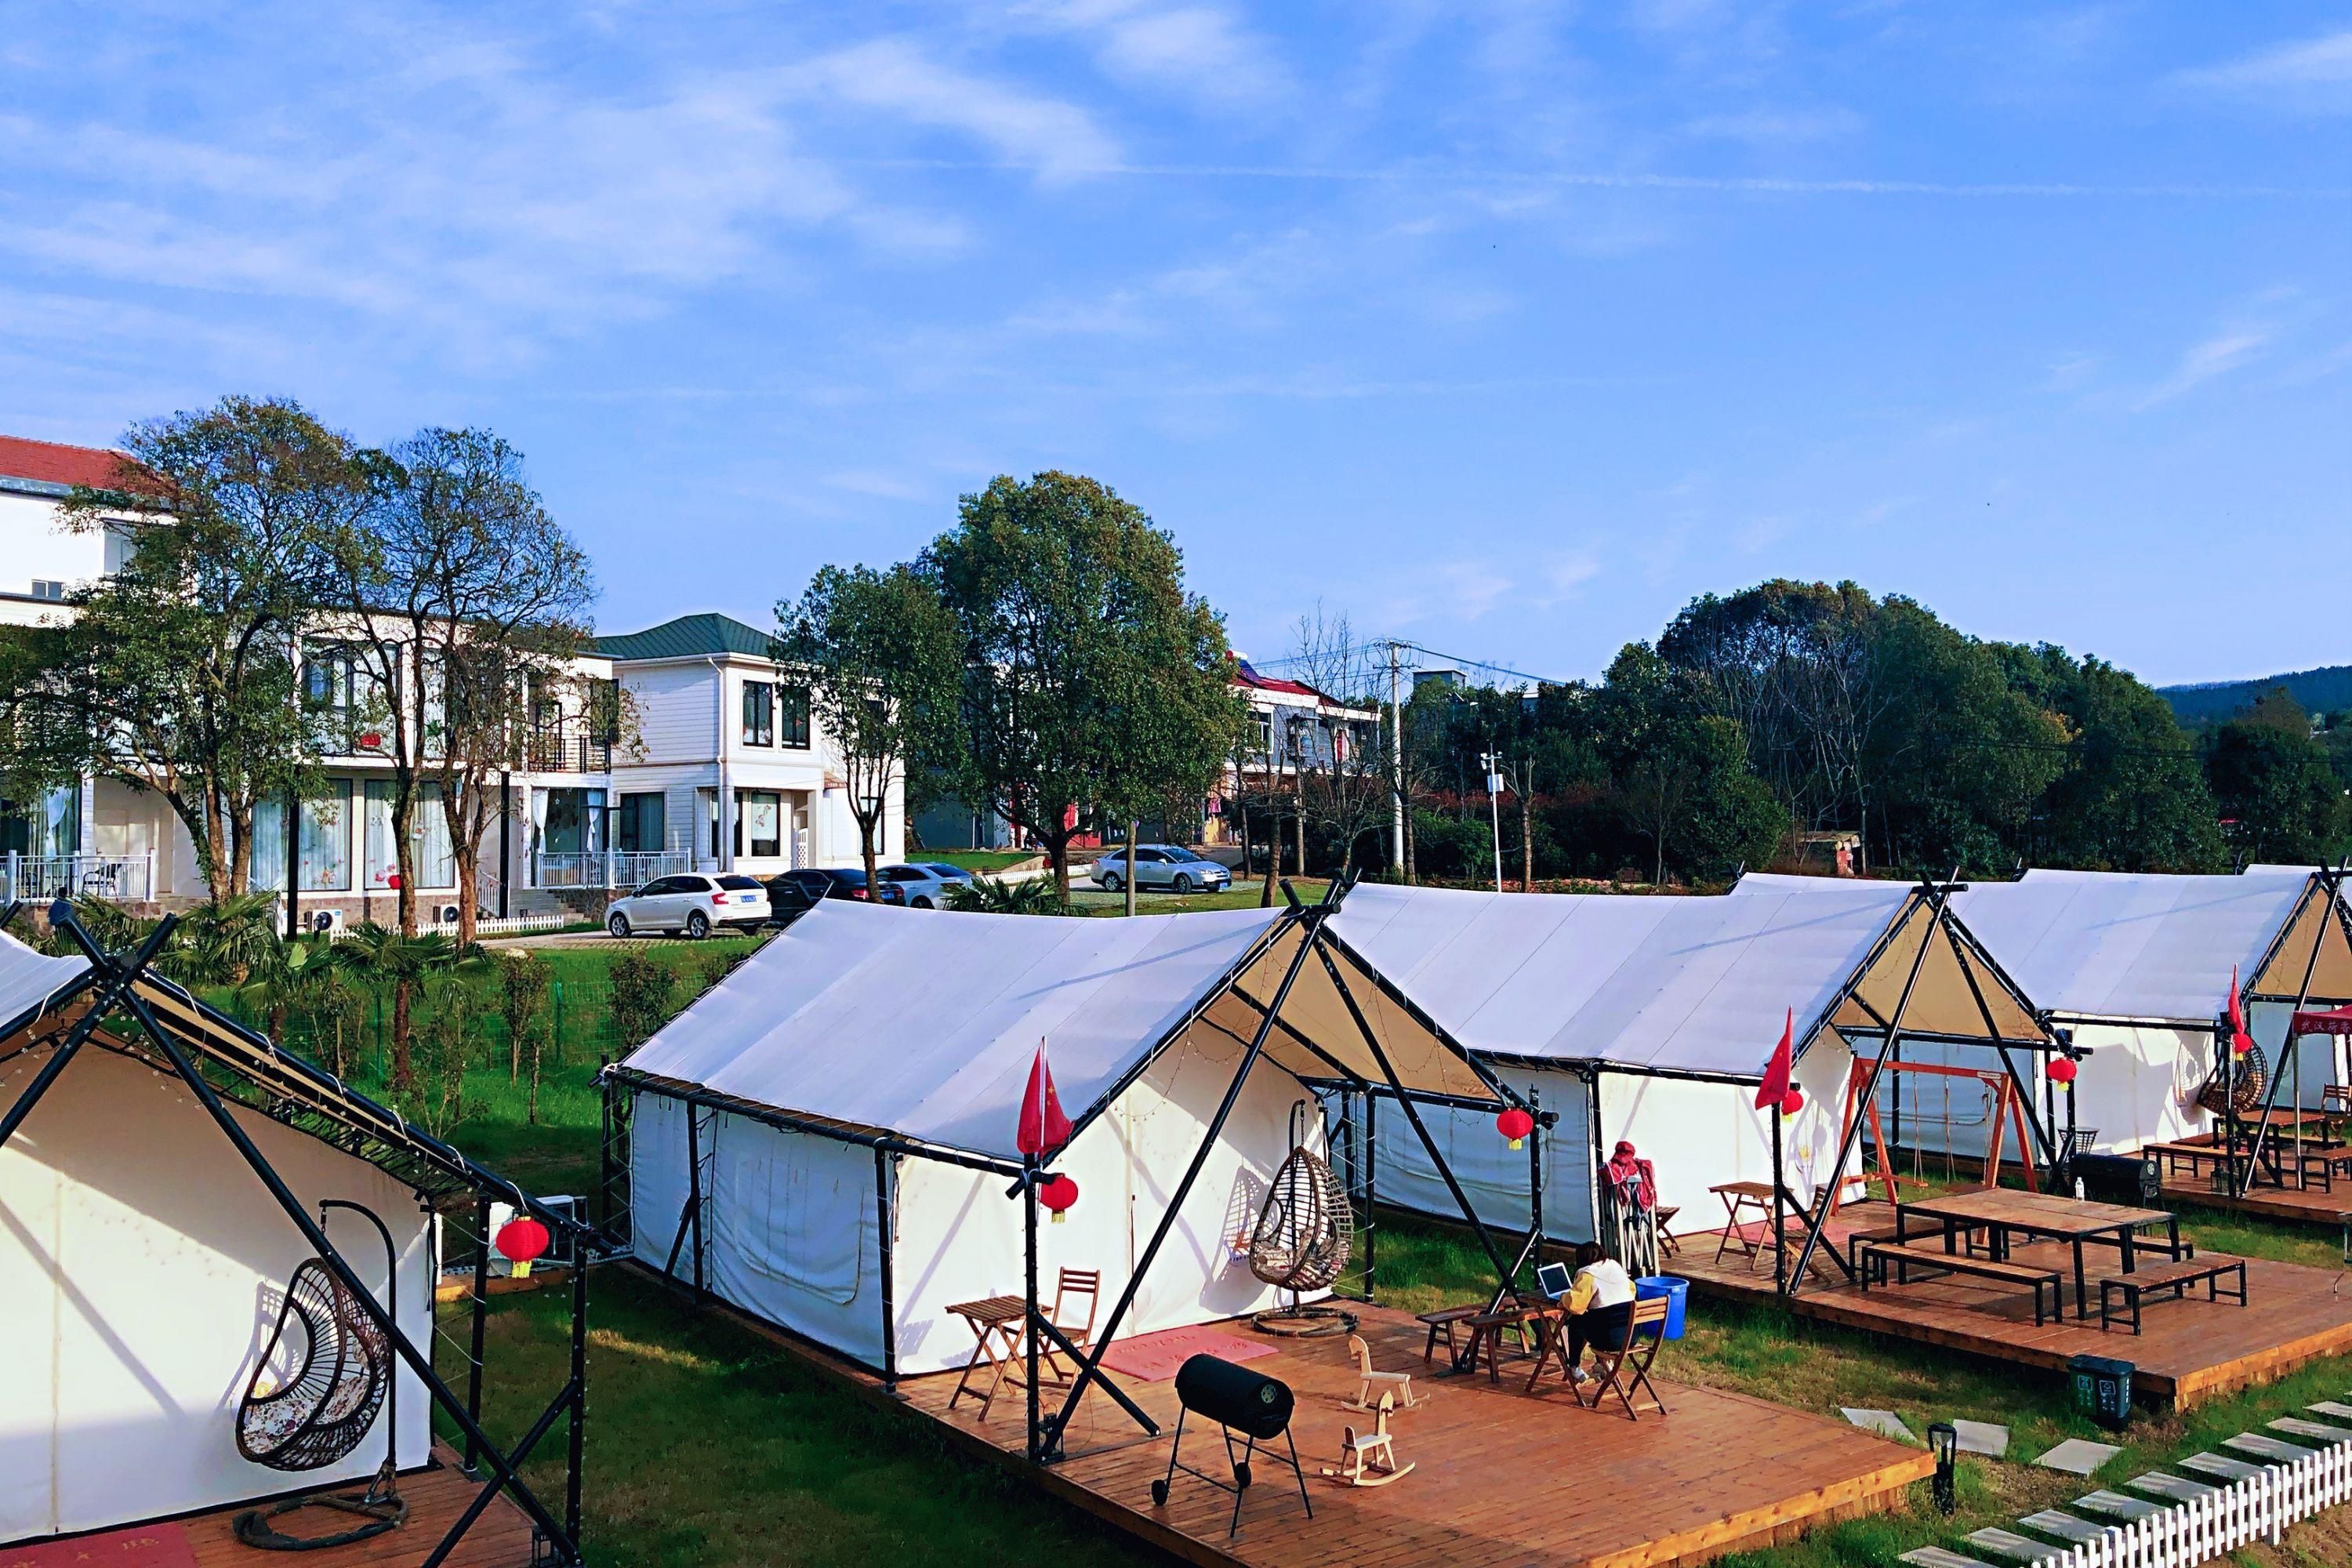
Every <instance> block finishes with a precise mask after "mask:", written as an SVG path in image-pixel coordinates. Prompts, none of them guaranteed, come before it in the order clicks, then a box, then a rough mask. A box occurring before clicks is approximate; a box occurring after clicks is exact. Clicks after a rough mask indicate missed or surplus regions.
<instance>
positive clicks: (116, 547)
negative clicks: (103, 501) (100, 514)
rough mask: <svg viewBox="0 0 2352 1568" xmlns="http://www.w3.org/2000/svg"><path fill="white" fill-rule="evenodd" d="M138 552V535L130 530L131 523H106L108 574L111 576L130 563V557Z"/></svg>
mask: <svg viewBox="0 0 2352 1568" xmlns="http://www.w3.org/2000/svg"><path fill="white" fill-rule="evenodd" d="M138 553H139V536H138V535H137V534H135V533H133V532H132V531H131V524H129V523H127V522H110V523H108V524H107V525H106V574H107V575H108V576H110V577H111V576H112V575H114V574H116V573H117V572H120V571H121V570H122V569H123V568H124V567H125V566H128V565H130V564H131V557H132V556H133V555H136V554H138Z"/></svg>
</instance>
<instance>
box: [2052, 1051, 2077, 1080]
mask: <svg viewBox="0 0 2352 1568" xmlns="http://www.w3.org/2000/svg"><path fill="white" fill-rule="evenodd" d="M2082 1070H2083V1069H2082V1066H2081V1064H2079V1063H2077V1062H2076V1061H2075V1060H2074V1058H2072V1057H2053V1058H2050V1081H2051V1082H2052V1083H2065V1084H2071V1083H2073V1082H2074V1075H2075V1074H2076V1073H2078V1072H2080V1071H2082Z"/></svg>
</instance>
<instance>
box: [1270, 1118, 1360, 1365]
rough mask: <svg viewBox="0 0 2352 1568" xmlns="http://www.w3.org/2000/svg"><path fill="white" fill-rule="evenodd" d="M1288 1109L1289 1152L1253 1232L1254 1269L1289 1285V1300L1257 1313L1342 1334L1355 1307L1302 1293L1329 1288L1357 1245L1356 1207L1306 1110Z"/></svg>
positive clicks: (1289, 1326) (1277, 1322) (1302, 1330)
mask: <svg viewBox="0 0 2352 1568" xmlns="http://www.w3.org/2000/svg"><path fill="white" fill-rule="evenodd" d="M1305 1109H1306V1108H1305V1105H1304V1102H1301V1104H1300V1105H1299V1106H1297V1107H1294V1108H1293V1110H1292V1111H1291V1142H1292V1148H1291V1151H1290V1157H1289V1158H1288V1159H1286V1160H1285V1161H1284V1162H1283V1163H1282V1168H1281V1169H1280V1170H1278V1171H1276V1172H1275V1173H1274V1182H1273V1184H1271V1185H1270V1186H1269V1187H1268V1188H1267V1189H1266V1194H1265V1205H1264V1206H1263V1207H1261V1208H1260V1209H1259V1210H1258V1216H1257V1225H1256V1226H1255V1228H1254V1229H1252V1230H1251V1232H1250V1237H1249V1268H1250V1272H1251V1273H1252V1274H1254V1275H1255V1276H1256V1277H1257V1278H1258V1279H1262V1280H1264V1281H1265V1283H1266V1284H1268V1285H1271V1286H1273V1287H1274V1288H1275V1289H1277V1290H1287V1291H1289V1292H1290V1305H1289V1306H1288V1307H1285V1308H1277V1309H1276V1310H1273V1311H1269V1312H1260V1313H1258V1314H1257V1315H1256V1317H1255V1319H1253V1320H1252V1321H1254V1322H1255V1324H1256V1326H1257V1327H1258V1328H1260V1329H1262V1330H1265V1331H1266V1332H1268V1333H1282V1334H1292V1335H1301V1334H1337V1333H1345V1332H1347V1331H1349V1330H1350V1329H1352V1328H1354V1326H1355V1319H1354V1317H1353V1316H1352V1315H1350V1314H1349V1313H1346V1312H1342V1311H1339V1310H1336V1309H1332V1308H1327V1307H1305V1306H1301V1305H1300V1304H1299V1298H1300V1297H1301V1296H1302V1295H1304V1294H1305V1293H1306V1292H1307V1291H1309V1290H1324V1289H1329V1288H1330V1287H1331V1286H1332V1285H1334V1284H1336V1283H1337V1282H1338V1281H1339V1276H1340V1275H1341V1274H1342V1273H1344V1272H1345V1271H1346V1270H1347V1267H1348V1259H1349V1256H1350V1255H1351V1254H1352V1252H1353V1251H1354V1247H1355V1239H1356V1211H1355V1209H1354V1207H1353V1206H1352V1205H1350V1204H1349V1202H1348V1189H1347V1188H1346V1186H1344V1185H1343V1184H1341V1183H1340V1180H1339V1173H1337V1172H1335V1171H1333V1170H1332V1169H1331V1163H1330V1162H1329V1161H1328V1160H1326V1159H1324V1158H1323V1156H1322V1155H1320V1154H1318V1153H1317V1152H1315V1151H1314V1150H1312V1149H1310V1148H1308V1147H1307V1142H1306V1137H1305V1132H1304V1128H1303V1126H1302V1125H1301V1115H1302V1113H1303V1112H1304V1110H1305Z"/></svg>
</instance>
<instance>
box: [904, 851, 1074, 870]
mask: <svg viewBox="0 0 2352 1568" xmlns="http://www.w3.org/2000/svg"><path fill="white" fill-rule="evenodd" d="M907 858H908V859H909V860H942V861H945V862H946V863H947V864H949V865H950V866H961V867H962V868H964V869H965V870H967V871H970V872H971V873H972V874H973V875H974V876H980V875H982V874H985V873H992V872H996V871H1006V870H1010V869H1012V868H1013V867H1015V866H1026V865H1029V864H1030V863H1031V862H1033V861H1041V860H1043V859H1044V858H1045V857H1044V856H1042V855H1040V854H1038V853H1037V851H1035V850H1034V849H910V850H908V852H907Z"/></svg>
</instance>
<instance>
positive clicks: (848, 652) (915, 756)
mask: <svg viewBox="0 0 2352 1568" xmlns="http://www.w3.org/2000/svg"><path fill="white" fill-rule="evenodd" d="M776 623H777V631H776V636H775V638H774V643H773V648H774V658H775V659H776V662H777V664H778V665H779V666H781V667H783V668H787V669H789V670H790V671H791V672H792V673H793V674H794V675H795V676H796V677H797V678H798V679H802V680H803V681H805V682H806V683H807V685H808V690H809V710H810V712H811V713H812V714H813V715H814V717H815V718H816V719H817V721H819V722H820V723H821V724H822V725H823V726H824V730H825V731H826V733H828V734H829V735H831V736H832V737H833V743H834V746H835V750H836V752H838V754H839V756H840V760H841V770H842V778H843V782H844V783H845V785H846V786H847V793H848V796H849V811H850V815H851V816H854V817H856V819H857V838H858V847H859V849H860V850H861V851H862V852H863V854H864V856H865V859H866V886H868V887H874V888H878V887H880V886H881V882H880V879H878V878H877V875H876V873H875V862H876V860H877V858H878V856H879V854H880V839H881V836H882V825H883V816H884V815H885V812H886V810H887V807H888V805H889V800H890V786H891V785H892V784H894V783H896V784H898V785H899V786H900V788H901V790H902V791H903V790H904V788H905V786H906V781H907V780H908V777H909V774H910V772H915V771H921V772H928V771H929V770H930V765H932V764H937V763H941V762H951V761H952V759H953V758H954V757H955V756H956V755H957V754H958V752H959V750H960V748H959V747H958V745H957V743H956V737H957V733H958V731H959V729H960V727H961V726H960V722H959V720H960V715H959V712H958V709H957V699H958V697H959V695H960V678H961V673H962V672H961V657H960V656H961V638H960V637H959V636H958V629H957V626H956V621H955V617H954V616H951V615H950V614H949V613H948V608H947V605H945V604H944V603H942V602H941V600H940V595H939V590H938V587H937V586H936V585H935V584H933V583H932V582H931V581H930V580H929V578H927V577H925V576H924V575H923V574H921V573H919V572H917V571H916V570H915V569H914V568H912V567H910V566H893V567H891V568H890V569H889V570H888V571H887V572H877V571H875V570H874V569H872V568H871V567H866V566H852V567H840V566H824V567H821V568H819V569H818V571H817V574H816V575H815V576H814V578H812V579H811V580H810V582H809V585H808V591H807V592H806V593H805V594H803V595H801V599H800V602H799V603H798V604H796V605H795V604H779V605H777V606H776ZM902 798H903V795H902Z"/></svg>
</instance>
